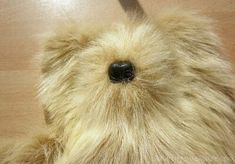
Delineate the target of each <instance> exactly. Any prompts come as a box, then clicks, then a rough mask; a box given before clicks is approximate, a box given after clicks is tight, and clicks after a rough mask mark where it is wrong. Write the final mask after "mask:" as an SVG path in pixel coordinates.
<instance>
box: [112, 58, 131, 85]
mask: <svg viewBox="0 0 235 164" xmlns="http://www.w3.org/2000/svg"><path fill="white" fill-rule="evenodd" d="M134 71H135V70H134V66H133V65H132V64H131V62H129V61H117V62H114V63H112V64H111V65H110V66H109V70H108V73H109V79H110V80H111V82H113V83H119V82H129V81H131V80H133V79H134V77H135V74H134Z"/></svg>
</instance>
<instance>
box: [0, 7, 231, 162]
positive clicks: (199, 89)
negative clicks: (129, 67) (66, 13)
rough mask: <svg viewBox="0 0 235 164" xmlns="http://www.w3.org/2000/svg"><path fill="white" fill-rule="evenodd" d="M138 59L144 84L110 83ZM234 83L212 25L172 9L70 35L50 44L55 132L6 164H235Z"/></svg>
mask: <svg viewBox="0 0 235 164" xmlns="http://www.w3.org/2000/svg"><path fill="white" fill-rule="evenodd" d="M116 60H129V61H131V62H132V63H133V64H134V65H135V68H136V77H135V78H134V80H133V81H131V82H129V83H117V84H113V83H111V82H110V80H109V78H108V74H107V69H108V66H109V65H110V64H111V63H112V62H113V61H116ZM232 90H233V77H232V74H231V72H230V66H229V64H228V63H227V62H226V60H224V59H223V57H222V56H221V52H220V43H219V41H218V38H217V36H216V35H215V34H214V33H213V29H212V27H211V21H210V19H208V18H205V17H201V16H198V14H196V13H193V12H182V11H179V10H170V11H167V12H162V13H161V14H159V15H157V16H156V17H155V18H154V19H146V18H145V19H133V20H129V21H127V22H124V23H123V24H118V25H115V26H114V27H105V28H102V29H98V27H94V26H93V27H92V28H91V29H90V27H89V28H87V27H86V28H80V27H79V26H76V25H71V26H67V27H65V28H62V27H60V28H59V30H58V31H56V32H55V34H54V35H53V36H51V37H50V39H49V40H48V42H47V43H46V45H45V53H44V55H43V59H42V83H41V87H40V96H41V99H42V103H43V105H44V107H45V111H46V113H47V114H46V116H47V117H46V120H47V123H48V129H47V130H46V131H48V132H47V133H46V134H44V135H43V136H42V135H39V137H38V136H36V138H34V139H32V140H27V142H22V144H17V145H15V146H14V147H9V148H6V149H4V150H2V152H0V157H1V159H0V162H1V163H56V164H80V163H81V164H86V163H103V164H109V163H114V164H127V163H128V164H136V163H139V164H148V163H234V162H235V132H234V125H235V112H234V109H235V103H234V102H235V101H234V99H233V95H232Z"/></svg>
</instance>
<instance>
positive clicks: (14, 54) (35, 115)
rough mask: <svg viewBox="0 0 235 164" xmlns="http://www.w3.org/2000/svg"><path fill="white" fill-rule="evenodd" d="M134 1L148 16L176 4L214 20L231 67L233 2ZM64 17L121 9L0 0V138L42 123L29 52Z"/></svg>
mask: <svg viewBox="0 0 235 164" xmlns="http://www.w3.org/2000/svg"><path fill="white" fill-rule="evenodd" d="M127 1H128V0H127ZM131 1H132V0H131ZM101 2H102V3H101ZM139 2H140V4H141V6H142V7H143V9H144V10H145V11H146V13H147V14H148V15H154V14H155V13H156V12H158V10H159V9H160V8H162V7H163V6H175V5H176V4H180V5H182V6H184V7H186V8H195V9H200V10H202V12H203V13H204V14H205V15H208V16H211V17H213V18H215V19H216V20H217V21H218V22H217V23H218V33H219V35H220V36H221V38H222V41H223V43H224V48H225V53H226V54H228V55H229V58H230V59H231V61H232V62H233V63H234V65H235V1H234V0H148V1H147V0H140V1H139ZM70 17H73V18H76V19H77V20H78V21H79V22H80V23H86V22H97V23H105V22H115V21H118V20H121V19H123V18H124V17H125V13H124V11H123V9H122V7H121V5H120V4H119V1H117V0H106V1H100V0H64V1H62V0H37V1H36V0H21V1H19V0H1V1H0V139H4V138H5V139H6V138H15V137H18V136H23V135H24V134H25V133H27V131H28V130H29V129H34V127H35V126H41V125H43V124H44V120H43V112H42V110H41V106H40V103H39V101H38V99H37V97H36V95H37V82H38V80H39V68H38V65H37V64H36V63H35V62H34V61H35V54H37V53H39V51H40V44H39V43H40V36H41V35H43V34H44V33H46V32H48V31H49V30H50V29H52V27H53V26H54V25H55V24H56V22H58V21H61V20H67V19H68V18H70ZM234 68H235V67H234Z"/></svg>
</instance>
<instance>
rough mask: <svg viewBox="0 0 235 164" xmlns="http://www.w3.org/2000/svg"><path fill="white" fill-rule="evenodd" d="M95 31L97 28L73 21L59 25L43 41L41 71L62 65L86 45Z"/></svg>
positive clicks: (52, 69)
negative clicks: (83, 25)
mask: <svg viewBox="0 0 235 164" xmlns="http://www.w3.org/2000/svg"><path fill="white" fill-rule="evenodd" d="M89 27H92V26H89ZM97 33H98V30H94V29H91V28H87V27H79V26H78V25H77V24H75V23H73V24H69V25H64V26H63V25H62V26H59V27H58V28H57V29H56V30H55V31H54V32H53V33H52V34H50V35H49V36H48V37H47V39H46V42H45V43H44V52H43V56H42V58H41V71H42V73H49V72H51V71H55V70H58V69H60V68H61V67H63V66H64V65H65V64H66V63H67V62H68V61H69V60H70V59H71V58H72V57H73V56H74V54H75V53H77V52H79V51H81V50H82V49H83V48H85V47H87V46H88V44H89V43H90V42H91V41H92V40H93V39H94V38H95V37H96V35H97Z"/></svg>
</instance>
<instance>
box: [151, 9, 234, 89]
mask: <svg viewBox="0 0 235 164" xmlns="http://www.w3.org/2000/svg"><path fill="white" fill-rule="evenodd" d="M154 21H155V22H154V24H156V28H157V29H158V30H159V31H160V33H162V36H163V39H164V40H165V41H166V43H167V44H168V45H169V48H170V49H171V51H172V54H174V55H175V56H176V59H177V64H178V66H179V68H180V69H181V75H182V76H183V77H191V78H197V79H201V80H202V81H205V82H208V83H209V84H210V85H213V86H216V87H219V89H220V90H223V89H224V90H225V91H224V92H227V90H229V88H231V87H232V86H233V78H232V77H231V65H230V64H229V63H228V62H227V61H226V60H225V56H223V55H222V53H223V52H222V50H223V48H221V43H220V40H219V38H218V36H217V35H216V33H215V28H214V26H215V23H214V21H213V20H211V19H210V18H208V17H206V16H202V15H200V13H199V12H198V11H187V10H184V9H180V8H176V9H171V10H166V11H163V12H160V14H159V15H158V16H157V17H156V19H155V20H154Z"/></svg>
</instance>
